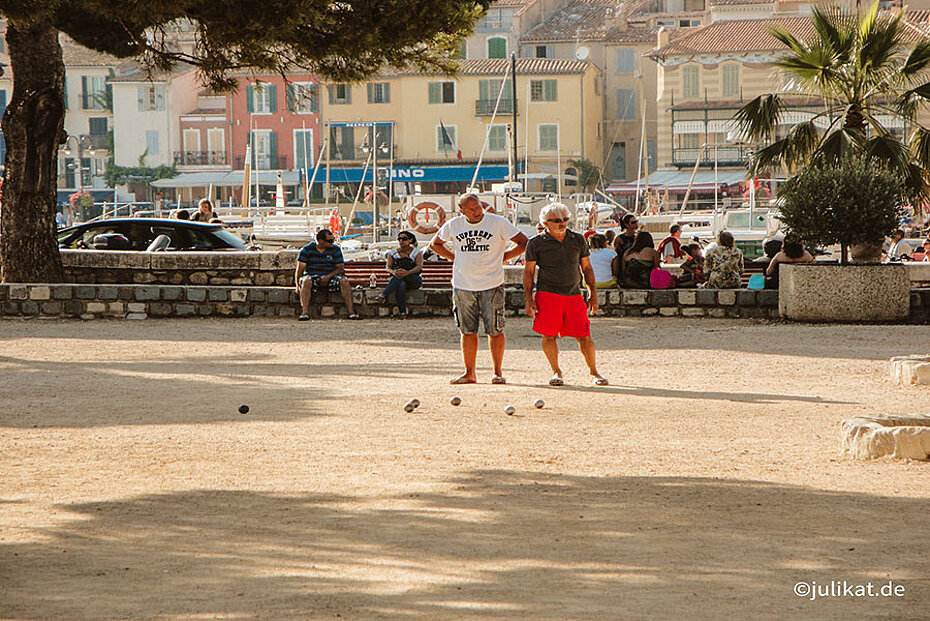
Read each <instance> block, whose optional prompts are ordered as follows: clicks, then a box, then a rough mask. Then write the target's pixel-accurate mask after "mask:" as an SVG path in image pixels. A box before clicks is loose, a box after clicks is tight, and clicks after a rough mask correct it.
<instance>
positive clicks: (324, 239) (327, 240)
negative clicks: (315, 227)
mask: <svg viewBox="0 0 930 621" xmlns="http://www.w3.org/2000/svg"><path fill="white" fill-rule="evenodd" d="M320 241H324V242H326V243H327V244H332V243H334V242H335V241H336V238H335V237H324V238H323V239H321V240H320Z"/></svg>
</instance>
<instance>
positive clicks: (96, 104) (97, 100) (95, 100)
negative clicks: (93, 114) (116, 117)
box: [80, 91, 107, 110]
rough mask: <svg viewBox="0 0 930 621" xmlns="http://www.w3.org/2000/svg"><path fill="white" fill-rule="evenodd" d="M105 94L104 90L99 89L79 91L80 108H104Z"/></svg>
mask: <svg viewBox="0 0 930 621" xmlns="http://www.w3.org/2000/svg"><path fill="white" fill-rule="evenodd" d="M106 96H107V94H106V91H99V92H97V93H81V94H80V98H81V108H82V109H84V110H104V109H106V105H105V102H104V99H105V98H106Z"/></svg>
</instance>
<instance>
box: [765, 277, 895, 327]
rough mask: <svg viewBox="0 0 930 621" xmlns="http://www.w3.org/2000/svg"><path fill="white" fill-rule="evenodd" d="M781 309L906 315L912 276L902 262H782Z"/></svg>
mask: <svg viewBox="0 0 930 621" xmlns="http://www.w3.org/2000/svg"><path fill="white" fill-rule="evenodd" d="M780 269H781V272H780V274H779V281H780V287H779V291H778V313H779V315H781V316H782V317H784V318H785V319H793V320H797V321H903V320H906V319H907V318H908V315H909V312H910V286H911V283H910V279H909V277H908V272H907V268H906V267H904V266H903V265H816V264H815V265H782V266H781V268H780Z"/></svg>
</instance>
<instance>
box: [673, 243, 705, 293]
mask: <svg viewBox="0 0 930 621" xmlns="http://www.w3.org/2000/svg"><path fill="white" fill-rule="evenodd" d="M682 250H684V251H685V254H686V255H687V257H688V258H686V259H685V262H684V263H682V264H681V275H679V276H678V283H677V286H678V287H681V288H687V287H697V286H698V285H699V284H701V283H703V282H704V280H705V278H704V255H703V254H702V252H701V244H686V245H684V246H682Z"/></svg>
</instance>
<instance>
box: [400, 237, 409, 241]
mask: <svg viewBox="0 0 930 621" xmlns="http://www.w3.org/2000/svg"><path fill="white" fill-rule="evenodd" d="M397 241H413V238H412V237H398V238H397Z"/></svg>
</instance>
